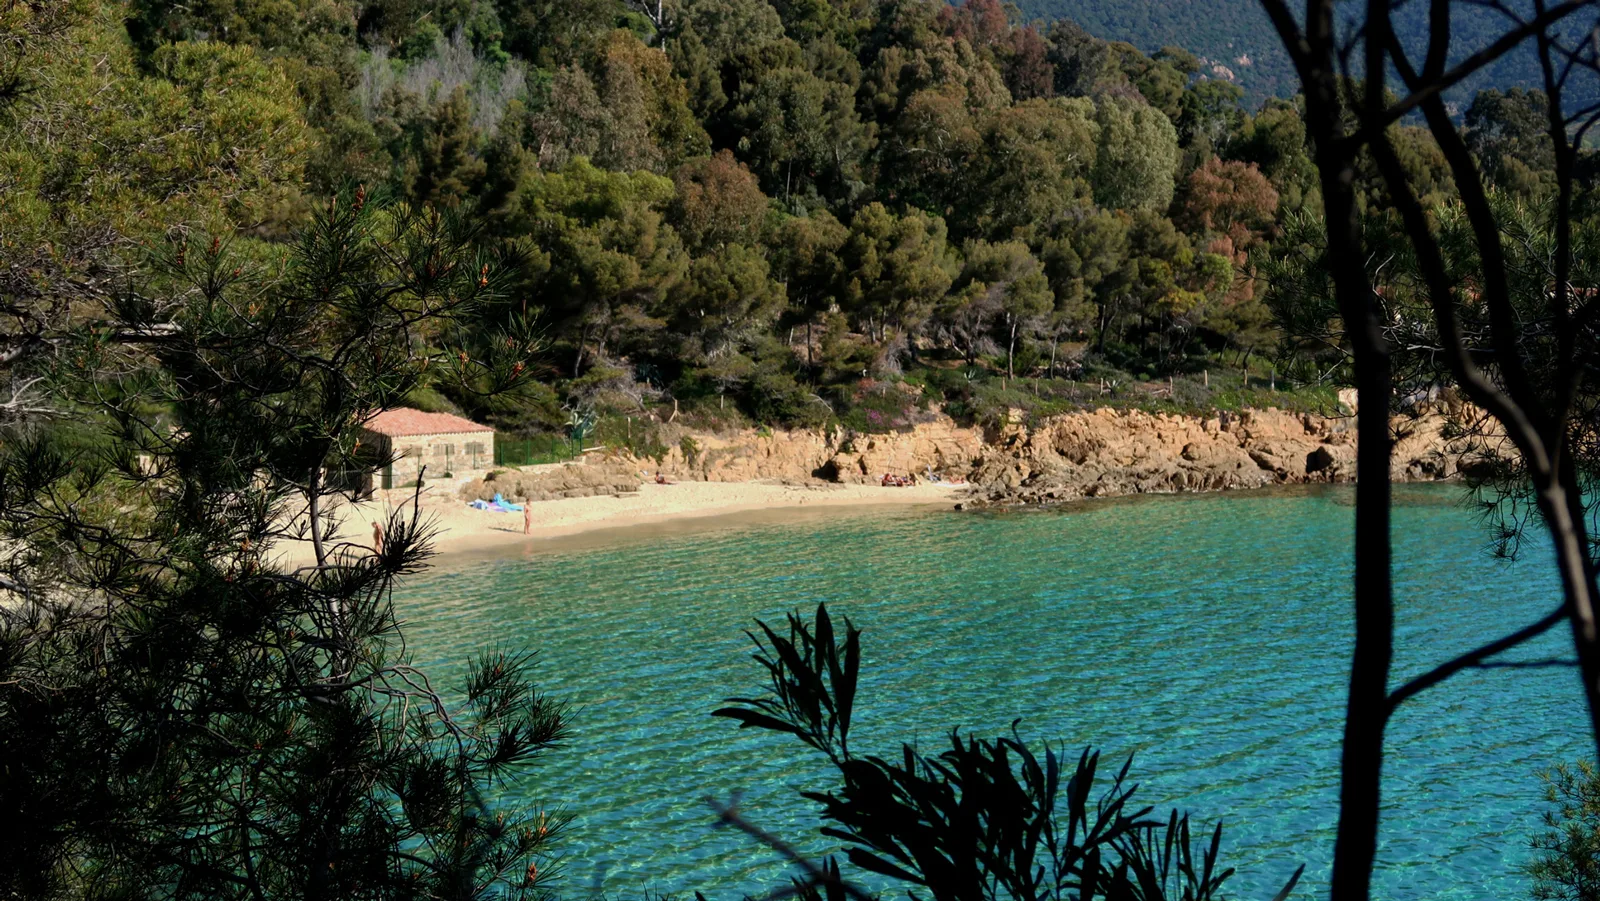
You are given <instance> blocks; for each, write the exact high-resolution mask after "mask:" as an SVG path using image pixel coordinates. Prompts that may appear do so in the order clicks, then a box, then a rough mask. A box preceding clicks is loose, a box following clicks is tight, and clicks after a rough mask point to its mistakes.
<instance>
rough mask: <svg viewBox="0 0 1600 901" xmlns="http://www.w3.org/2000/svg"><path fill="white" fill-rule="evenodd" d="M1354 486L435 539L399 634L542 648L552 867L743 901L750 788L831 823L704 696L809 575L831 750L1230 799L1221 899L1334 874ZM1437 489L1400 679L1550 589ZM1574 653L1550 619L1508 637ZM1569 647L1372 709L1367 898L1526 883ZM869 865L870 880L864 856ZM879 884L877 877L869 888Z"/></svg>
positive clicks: (759, 799) (1168, 799)
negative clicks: (715, 803) (553, 821)
mask: <svg viewBox="0 0 1600 901" xmlns="http://www.w3.org/2000/svg"><path fill="white" fill-rule="evenodd" d="M1352 497H1353V495H1352V493H1351V491H1350V490H1349V489H1348V488H1319V489H1297V490H1279V491H1270V492H1241V493H1234V494H1219V495H1193V496H1173V497H1162V498H1146V499H1139V500H1134V501H1121V502H1086V503H1081V504H1076V505H1072V506H1069V507H1063V508H1058V509H1055V510H1049V511H1030V512H1022V513H1007V514H992V515H989V514H985V515H974V514H967V513H954V512H944V511H940V512H931V513H930V512H907V511H897V512H877V513H871V514H861V515H850V514H843V515H840V514H833V515H830V516H829V517H828V518H826V519H821V518H810V519H804V520H796V521H790V522H778V523H763V524H751V523H746V522H734V523H729V524H726V525H723V526H721V527H712V528H709V529H705V528H702V529H700V530H697V531H695V532H693V533H691V534H682V535H677V536H669V535H662V534H656V535H651V536H644V537H634V538H626V537H625V538H622V539H619V540H617V541H615V542H613V543H611V544H608V545H604V546H598V547H586V548H564V549H561V548H558V549H556V550H548V551H537V552H535V551H530V552H527V553H525V554H523V555H522V556H508V557H501V558H497V559H492V560H476V561H461V560H456V561H445V562H444V563H442V564H441V565H440V566H438V567H436V568H435V569H433V570H430V571H429V572H427V573H425V574H424V575H422V576H420V577H417V578H414V579H412V580H411V581H409V582H407V583H406V584H405V585H404V586H403V589H402V591H401V592H400V593H399V594H398V595H397V597H396V606H397V609H398V612H399V614H400V616H401V617H402V618H403V619H404V620H405V621H406V627H405V628H406V636H407V640H408V644H409V646H410V648H411V650H412V653H413V654H414V656H415V658H416V661H417V662H418V663H419V664H421V665H423V666H425V667H428V668H430V670H432V671H433V673H434V674H435V676H436V677H438V676H441V675H443V676H446V677H448V676H449V675H450V674H452V673H459V672H460V671H461V668H462V667H463V666H464V664H465V661H466V660H467V659H468V658H470V657H471V656H472V655H473V654H475V653H476V651H477V650H478V649H480V648H488V647H493V646H495V645H497V644H501V645H509V646H512V647H526V648H530V649H533V650H536V651H537V652H538V655H539V656H538V660H539V663H538V668H537V670H536V674H537V676H538V678H539V682H540V685H541V687H542V688H543V689H544V690H546V691H548V692H550V693H551V694H553V695H555V696H557V697H560V698H562V699H565V700H567V701H570V702H571V703H572V704H573V705H574V706H575V708H576V709H575V711H574V716H573V722H574V726H575V734H574V737H573V739H572V740H571V741H570V742H569V743H568V745H567V746H566V747H564V748H563V749H561V750H560V751H557V752H555V753H554V754H552V755H551V756H549V757H547V758H545V761H544V763H542V764H541V765H540V766H539V767H538V768H537V769H536V771H535V773H534V774H533V776H532V777H531V778H530V779H529V780H528V781H527V783H526V784H525V785H523V786H521V787H520V788H516V789H512V790H511V791H515V792H520V793H522V794H525V795H526V796H527V797H530V798H534V799H537V800H539V801H540V802H542V803H546V804H549V805H552V806H558V807H561V808H564V809H565V810H566V811H568V812H569V813H571V814H572V815H573V816H574V821H573V824H572V827H571V830H570V831H569V832H568V833H567V835H566V836H565V838H564V844H563V847H564V849H565V855H566V856H565V860H564V862H563V865H562V866H563V872H564V878H563V881H562V889H561V893H562V895H563V896H564V897H582V896H585V895H588V894H589V893H590V892H591V891H594V892H599V891H603V892H605V893H606V894H607V895H608V896H612V897H641V896H643V894H644V893H645V892H646V890H649V891H659V892H674V893H680V894H684V895H688V896H691V897H692V892H693V891H694V890H700V891H704V892H706V893H707V895H708V896H709V897H711V898H736V897H741V895H742V893H744V892H749V893H760V892H764V891H769V890H771V889H773V888H775V887H777V886H778V885H780V884H782V880H783V876H784V873H785V872H786V870H785V867H784V866H783V865H782V864H781V863H780V862H778V861H777V860H776V858H775V855H774V854H773V853H772V852H770V851H769V850H767V849H764V848H760V847H757V846H754V845H753V844H752V843H751V841H750V840H749V839H747V838H745V837H743V836H741V835H738V834H736V833H733V832H732V831H731V830H719V829H714V828H712V826H711V820H712V817H711V815H710V813H709V811H708V809H707V807H706V806H705V804H704V802H703V799H704V798H705V797H707V796H715V797H718V798H721V799H724V800H726V799H728V798H730V797H733V796H734V795H736V794H737V795H741V796H742V809H743V811H744V812H745V814H746V815H747V816H749V817H750V818H751V819H752V820H753V821H755V822H756V823H758V824H759V825H761V826H762V827H763V828H765V829H767V830H769V831H771V832H774V833H776V834H778V835H780V836H783V837H785V838H786V839H788V840H790V841H793V842H795V843H796V844H798V845H799V846H800V847H802V848H803V849H806V850H807V851H809V852H814V853H825V852H827V851H828V850H830V849H831V844H830V842H829V841H828V840H826V839H824V838H822V837H821V836H819V835H818V834H817V828H818V826H819V825H820V822H819V820H818V819H817V818H816V816H815V814H814V812H813V809H812V807H811V805H809V804H808V803H807V802H805V801H803V800H802V799H800V798H799V797H798V794H797V793H798V791H800V790H803V789H816V790H825V789H827V788H830V787H832V782H830V781H829V779H828V771H827V770H826V769H825V768H824V767H823V766H821V765H820V763H819V761H818V759H817V758H816V757H815V756H814V755H813V754H811V753H808V750H809V749H806V748H805V747H804V746H802V745H800V744H799V743H798V742H795V741H786V740H784V739H783V738H781V737H778V736H773V735H769V734H765V733H759V734H758V733H753V732H750V731H744V732H741V731H739V730H738V729H737V728H735V727H734V725H733V724H732V723H730V722H729V721H726V720H716V719H713V718H712V717H711V716H710V715H709V714H710V712H711V710H713V709H714V708H715V707H717V706H719V705H720V702H721V701H722V699H724V698H726V697H729V696H732V695H748V694H749V693H750V692H752V691H756V690H758V688H759V686H760V681H759V678H758V671H757V668H756V666H755V665H754V664H753V663H752V662H751V661H750V660H749V657H748V654H749V650H750V645H749V640H748V639H747V638H746V637H745V636H744V635H743V634H742V630H743V629H746V628H751V627H752V626H753V620H754V619H756V618H762V619H765V620H767V621H768V622H769V623H781V621H782V618H783V614H784V613H785V612H786V611H789V610H793V609H796V608H801V609H805V610H807V611H808V612H809V611H810V610H811V609H812V608H814V607H815V605H816V604H817V603H818V602H821V601H826V602H827V603H828V605H829V609H830V610H832V611H833V612H834V614H835V616H839V615H844V616H849V617H850V618H851V619H852V620H853V621H854V622H855V624H856V625H857V626H858V627H860V628H861V629H862V630H863V632H864V635H863V648H862V650H863V670H864V672H863V679H862V686H861V689H860V693H861V696H860V699H859V701H858V703H857V724H856V726H855V728H854V731H853V732H852V745H853V746H855V747H857V748H858V749H860V750H867V751H871V752H874V753H888V752H895V751H896V750H897V749H898V746H899V742H900V741H902V740H906V741H916V742H918V743H920V744H921V745H922V746H923V747H924V748H929V749H937V748H938V746H939V745H940V744H941V743H942V742H944V741H945V740H946V739H945V735H946V733H947V730H948V729H949V728H950V727H952V726H960V727H961V728H962V729H963V730H973V731H976V732H978V733H981V734H986V735H992V734H997V733H1000V732H1004V731H1007V730H1009V729H1010V728H1011V723H1012V722H1013V721H1017V720H1020V723H1019V725H1018V729H1019V731H1020V733H1021V734H1022V736H1023V737H1025V738H1027V739H1029V740H1032V741H1040V740H1047V741H1049V742H1051V743H1052V744H1053V745H1054V746H1056V747H1060V748H1063V749H1065V750H1067V751H1068V752H1069V753H1072V754H1076V752H1077V750H1078V749H1080V748H1082V747H1083V746H1085V745H1093V746H1094V747H1097V748H1099V749H1101V750H1102V752H1103V754H1104V761H1105V762H1106V763H1111V762H1115V763H1116V764H1117V765H1120V763H1121V760H1122V759H1123V758H1124V757H1126V756H1127V755H1129V754H1132V755H1133V756H1134V762H1133V768H1132V771H1131V772H1132V776H1133V777H1134V779H1135V780H1136V781H1137V782H1138V783H1139V784H1140V786H1141V787H1140V794H1139V797H1140V798H1141V799H1142V801H1143V802H1144V803H1146V804H1152V805H1155V806H1156V808H1157V813H1158V815H1162V816H1164V815H1165V812H1166V810H1167V809H1168V808H1170V807H1174V806H1176V807H1179V808H1180V809H1185V810H1189V811H1191V812H1193V814H1194V815H1195V817H1196V819H1197V820H1198V821H1199V822H1201V823H1212V822H1215V821H1216V820H1218V819H1220V820H1222V821H1223V822H1224V824H1225V825H1224V835H1223V849H1224V853H1223V857H1224V860H1225V862H1226V863H1227V865H1230V866H1235V867H1237V868H1238V870H1239V873H1238V874H1237V875H1236V876H1235V877H1234V879H1233V880H1232V881H1231V882H1230V883H1229V885H1230V887H1231V889H1232V892H1231V893H1230V894H1231V895H1233V896H1236V897H1243V898H1263V899H1264V898H1267V897H1269V896H1270V895H1271V894H1272V892H1273V891H1275V890H1276V888H1277V887H1278V886H1279V885H1281V884H1282V882H1283V881H1284V880H1285V879H1286V878H1287V877H1288V875H1289V874H1290V873H1291V872H1293V870H1294V868H1295V867H1296V866H1297V865H1299V864H1300V863H1302V862H1304V863H1306V864H1307V871H1306V878H1305V879H1304V880H1303V881H1302V882H1301V888H1299V889H1298V890H1297V891H1296V897H1304V898H1310V897H1316V896H1320V895H1322V894H1325V892H1326V876H1327V871H1328V865H1329V861H1330V859H1331V855H1332V846H1333V827H1334V822H1335V818H1336V815H1337V771H1338V741H1339V730H1340V725H1341V719H1342V715H1343V704H1344V681H1345V678H1346V667H1347V664H1348V657H1349V648H1350V638H1351V636H1350V628H1351V619H1350V612H1349V607H1350V604H1349V593H1350V589H1349V574H1350V561H1349V557H1350V546H1351V529H1352V524H1351V523H1352V520H1351V513H1352V508H1351V506H1350V504H1351V501H1352ZM1461 497H1462V494H1461V489H1460V488H1459V487H1453V486H1430V487H1406V486H1399V487H1397V489H1396V506H1395V515H1394V542H1395V557H1396V565H1395V576H1396V597H1397V601H1398V603H1399V610H1398V617H1397V642H1396V643H1397V655H1396V669H1395V674H1396V680H1399V679H1403V678H1405V677H1407V676H1409V675H1414V674H1416V673H1418V672H1420V671H1422V670H1424V669H1426V668H1427V667H1429V666H1431V665H1433V664H1434V663H1437V662H1438V661H1441V660H1443V659H1445V658H1447V657H1448V656H1450V655H1452V654H1454V653H1458V652H1460V651H1463V650H1467V649H1469V648H1471V647H1473V646H1475V645H1477V644H1479V643H1481V642H1482V641H1483V640H1485V639H1487V638H1489V637H1497V636H1498V635H1500V634H1503V633H1504V632H1506V631H1509V630H1511V629H1513V628H1516V627H1517V626H1520V625H1521V624H1522V623H1524V622H1526V621H1529V620H1532V619H1535V618H1537V617H1538V616H1540V615H1542V614H1543V613H1545V612H1547V611H1548V610H1549V609H1551V608H1552V607H1553V606H1554V605H1555V604H1556V602H1557V601H1558V599H1559V591H1558V586H1557V584H1556V581H1555V580H1554V578H1553V577H1552V575H1551V573H1550V571H1549V570H1550V567H1549V566H1548V559H1549V558H1548V553H1547V551H1546V550H1545V549H1544V548H1543V547H1542V546H1537V545H1536V546H1533V547H1531V548H1529V549H1528V550H1526V551H1525V556H1524V557H1523V559H1522V560H1520V561H1519V562H1516V563H1506V562H1501V561H1496V560H1493V559H1491V558H1490V557H1489V555H1488V554H1487V553H1486V552H1485V547H1486V545H1487V541H1488V536H1487V532H1486V531H1485V530H1484V528H1483V526H1482V525H1481V523H1479V522H1478V521H1477V519H1476V518H1475V516H1474V515H1473V513H1472V512H1471V511H1470V510H1469V509H1467V508H1465V507H1464V506H1463V505H1462V504H1461V503H1460V499H1461ZM1558 656H1570V643H1569V640H1568V638H1567V636H1566V634H1565V633H1564V632H1563V631H1562V630H1561V629H1557V630H1554V631H1553V632H1552V633H1550V634H1549V635H1547V636H1545V637H1543V638H1542V639H1540V640H1539V641H1538V642H1536V643H1534V644H1531V645H1529V646H1527V647H1526V648H1524V649H1522V650H1521V651H1519V652H1516V653H1515V654H1514V655H1513V659H1516V658H1521V659H1535V658H1547V657H1558ZM1582 705H1583V702H1582V696H1581V693H1580V691H1579V687H1578V683H1577V677H1576V675H1575V674H1574V673H1573V672H1572V671H1571V670H1568V669H1532V670H1527V669H1525V670H1478V671H1468V672H1466V673H1464V674H1462V675H1461V676H1459V677H1457V678H1456V679H1455V680H1452V681H1451V682H1449V683H1447V684H1446V685H1445V686H1444V687H1441V688H1439V689H1435V690H1433V691H1431V692H1428V693H1425V694H1423V695H1422V696H1420V697H1418V698H1416V699H1414V700H1413V701H1411V702H1409V703H1407V704H1406V705H1405V707H1404V708H1403V709H1402V711H1401V713H1400V714H1399V715H1398V717H1397V718H1396V720H1395V721H1394V723H1393V726H1392V728H1391V731H1390V738H1389V744H1388V755H1389V766H1388V779H1387V781H1386V796H1385V805H1384V814H1383V816H1384V824H1383V828H1384V837H1383V843H1382V845H1381V847H1380V849H1379V871H1378V873H1377V877H1376V881H1375V887H1374V896H1375V897H1383V898H1391V899H1411V898H1418V899H1420V898H1463V899H1464V898H1477V897H1500V898H1515V897H1519V896H1525V895H1526V891H1527V888H1528V885H1527V881H1526V879H1525V878H1524V877H1523V876H1521V875H1520V873H1519V872H1518V867H1519V865H1520V864H1522V863H1523V862H1524V861H1526V860H1527V859H1528V854H1529V852H1528V850H1527V845H1528V839H1529V837H1530V836H1531V835H1532V834H1533V833H1534V832H1535V831H1536V830H1537V828H1538V815H1539V811H1540V810H1541V809H1542V802H1541V800H1540V783H1539V780H1538V774H1539V773H1540V772H1541V771H1542V770H1544V769H1546V768H1548V767H1549V766H1550V765H1552V764H1554V763H1556V762H1558V761H1564V760H1573V759H1576V758H1579V757H1581V756H1583V755H1584V754H1585V753H1587V748H1588V742H1587V739H1586V737H1585V732H1584V729H1585V724H1584V723H1585V718H1584V715H1583V708H1582ZM879 885H880V886H881V885H882V884H881V883H879ZM884 887H886V886H884Z"/></svg>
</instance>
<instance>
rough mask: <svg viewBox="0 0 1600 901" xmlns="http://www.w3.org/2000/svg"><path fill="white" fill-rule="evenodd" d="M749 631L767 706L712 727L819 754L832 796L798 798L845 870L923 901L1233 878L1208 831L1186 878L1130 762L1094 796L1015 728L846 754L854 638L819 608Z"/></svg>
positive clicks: (1151, 890) (1180, 849)
mask: <svg viewBox="0 0 1600 901" xmlns="http://www.w3.org/2000/svg"><path fill="white" fill-rule="evenodd" d="M758 625H759V626H760V631H761V633H762V634H763V636H764V640H761V639H756V638H755V636H754V635H752V636H751V640H752V641H754V642H755V643H756V645H757V648H758V651H757V653H756V655H755V659H756V660H757V662H759V663H761V665H762V666H763V667H764V668H765V669H766V670H767V672H768V675H769V676H770V678H771V686H770V687H771V695H770V696H769V697H765V698H760V699H750V698H734V699H730V703H732V704H738V705H741V706H737V707H724V708H721V709H719V710H717V711H715V715H717V716H723V717H727V718H730V719H735V720H738V721H740V725H741V726H750V725H753V726H759V727H761V728H766V729H770V730H772V731H775V732H790V733H793V734H795V735H797V736H798V737H800V738H801V739H802V740H803V741H805V742H806V743H807V744H810V745H812V746H813V747H816V748H818V749H820V750H822V751H824V752H825V753H827V754H828V755H829V757H830V759H831V760H832V761H833V763H834V766H835V767H836V769H837V771H838V773H839V777H840V782H839V784H838V786H837V787H836V788H835V789H834V790H832V791H827V792H817V791H805V792H802V793H801V796H802V797H804V798H805V799H807V800H809V801H813V802H815V803H817V804H818V805H819V807H820V811H821V814H822V817H823V820H824V825H823V827H822V830H821V832H822V835H823V836H825V837H828V838H831V839H836V840H838V841H840V842H843V843H844V844H845V846H846V847H845V859H846V860H847V861H848V862H849V863H851V864H852V865H854V866H856V867H858V868H860V869H862V870H864V871H867V872H871V873H876V874H880V875H884V876H889V877H891V878H894V879H899V880H901V881H903V882H906V883H909V884H911V885H917V886H922V887H924V888H925V889H926V890H927V892H928V893H929V896H930V897H931V898H932V899H934V901H968V899H971V901H986V899H994V898H1006V899H1015V901H1046V899H1049V901H1065V899H1068V898H1076V899H1077V901H1093V899H1095V898H1105V899H1108V901H1168V899H1171V901H1179V899H1182V901H1216V899H1217V898H1218V894H1217V893H1218V892H1219V891H1220V889H1221V886H1222V884H1223V883H1224V882H1225V881H1226V880H1227V879H1228V878H1229V877H1231V876H1232V875H1233V872H1234V871H1233V870H1232V869H1223V870H1220V871H1219V868H1218V864H1217V862H1218V858H1219V856H1220V853H1221V840H1222V827H1221V826H1220V824H1219V825H1218V826H1217V827H1216V829H1215V830H1213V831H1212V834H1211V836H1210V841H1209V842H1208V843H1207V845H1206V846H1205V847H1204V848H1203V849H1201V851H1200V853H1199V854H1198V857H1199V863H1200V867H1199V868H1198V869H1197V868H1196V866H1195V858H1196V856H1197V855H1196V854H1195V853H1194V850H1193V848H1192V843H1191V838H1190V832H1189V818H1188V817H1187V816H1181V815H1179V814H1178V812H1177V811H1173V812H1172V814H1171V815H1170V816H1169V817H1168V818H1167V820H1166V821H1165V822H1161V821H1155V820H1151V819H1149V818H1148V817H1149V815H1150V813H1151V808H1150V807H1139V808H1133V807H1131V804H1130V802H1131V800H1132V798H1133V796H1134V793H1135V791H1136V790H1137V786H1135V785H1130V784H1129V783H1128V781H1127V780H1128V773H1129V770H1130V768H1131V766H1132V762H1133V760H1132V758H1131V757H1129V758H1128V759H1127V760H1126V761H1124V763H1123V765H1122V767H1121V768H1120V769H1119V770H1118V771H1117V772H1116V773H1115V774H1114V775H1113V776H1112V778H1111V780H1110V784H1109V785H1108V786H1106V787H1104V788H1103V789H1098V790H1097V787H1096V784H1095V783H1096V776H1097V773H1098V769H1099V761H1100V756H1099V754H1098V753H1096V752H1094V751H1093V750H1092V749H1090V748H1085V749H1083V751H1082V752H1081V753H1080V754H1079V755H1078V760H1077V765H1076V767H1075V768H1074V770H1073V771H1072V773H1071V775H1070V776H1069V777H1068V778H1067V780H1066V783H1065V785H1064V786H1063V784H1062V778H1061V777H1062V774H1061V768H1062V767H1061V764H1062V760H1061V756H1060V755H1059V754H1058V753H1057V752H1056V751H1055V750H1054V749H1052V748H1050V747H1049V746H1048V745H1046V746H1045V748H1044V750H1043V754H1042V757H1041V755H1040V754H1038V753H1035V751H1034V750H1033V749H1032V748H1030V747H1029V746H1028V743H1027V742H1025V741H1023V740H1022V738H1021V735H1020V733H1019V731H1018V730H1019V723H1018V722H1013V723H1012V728H1011V734H1010V735H1009V736H1002V737H1000V738H995V739H984V738H978V737H975V736H971V735H962V734H961V733H960V732H959V731H957V730H951V731H950V733H949V734H948V744H947V745H946V746H945V748H944V750H942V751H941V752H939V753H938V754H934V755H928V754H924V753H921V752H920V751H918V750H917V749H916V748H914V747H913V746H911V745H909V744H905V745H902V746H901V748H900V754H899V755H898V756H897V757H896V758H885V757H878V756H873V755H863V756H857V755H854V754H851V753H850V752H849V750H848V747H847V745H846V744H845V742H844V737H845V735H846V733H847V731H848V729H849V723H850V715H851V710H852V708H853V705H854V701H855V686H856V680H857V677H858V675H859V672H858V666H859V661H860V638H859V637H860V632H859V630H857V629H855V628H854V626H853V625H851V624H850V623H849V621H848V620H846V621H845V636H844V641H843V647H842V648H841V647H840V642H839V635H838V633H837V632H836V631H835V630H834V627H833V621H832V619H831V617H830V616H829V614H828V612H827V609H826V606H825V605H819V606H818V608H817V614H816V617H815V619H814V625H813V626H812V627H811V628H808V627H807V623H806V622H805V621H804V620H802V619H801V618H800V617H799V616H798V615H796V614H790V615H789V616H788V626H789V634H788V635H787V636H784V635H779V634H777V633H776V632H775V631H774V630H772V629H770V628H768V627H767V626H766V624H764V623H758ZM747 634H749V633H747ZM825 713H826V714H827V715H825ZM1063 815H1064V816H1065V823H1064V824H1062V823H1061V821H1060V818H1061V817H1062V816H1063ZM1063 825H1064V827H1065V828H1063ZM1298 878H1299V875H1298V873H1297V874H1296V876H1295V877H1294V878H1293V879H1291V880H1290V884H1289V888H1292V887H1293V885H1294V884H1295V882H1296V881H1297V880H1298ZM1278 901H1282V899H1281V898H1280V899H1278Z"/></svg>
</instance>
